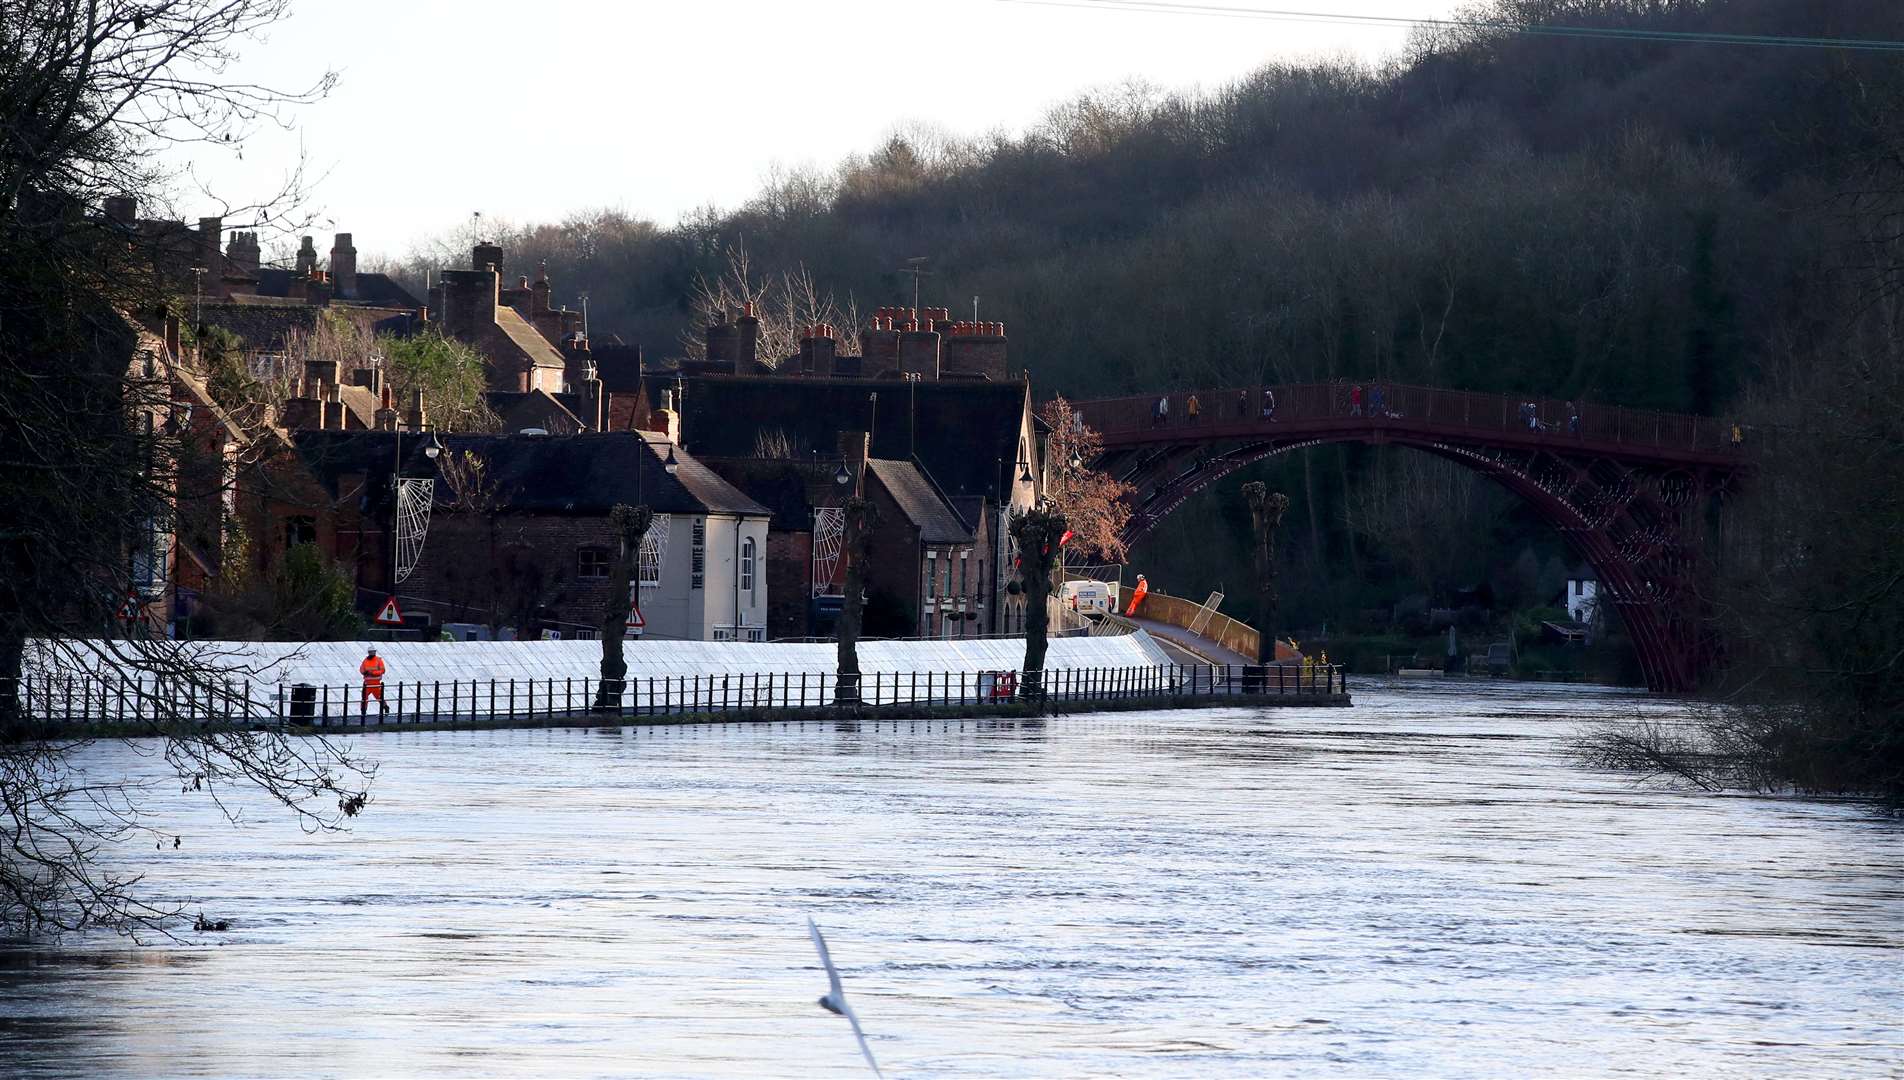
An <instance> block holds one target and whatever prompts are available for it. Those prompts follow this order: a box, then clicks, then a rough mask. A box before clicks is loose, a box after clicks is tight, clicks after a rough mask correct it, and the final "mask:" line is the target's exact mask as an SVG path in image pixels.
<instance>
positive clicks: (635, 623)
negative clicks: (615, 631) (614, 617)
mask: <svg viewBox="0 0 1904 1080" xmlns="http://www.w3.org/2000/svg"><path fill="white" fill-rule="evenodd" d="M628 625H629V626H632V627H634V628H635V629H637V630H641V629H644V628H646V627H647V625H648V620H646V619H644V618H642V617H641V609H640V608H636V609H634V610H633V611H632V612H630V613H629V614H628Z"/></svg>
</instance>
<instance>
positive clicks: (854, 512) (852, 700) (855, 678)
mask: <svg viewBox="0 0 1904 1080" xmlns="http://www.w3.org/2000/svg"><path fill="white" fill-rule="evenodd" d="M844 517H845V519H846V520H845V522H844V523H843V529H844V535H843V536H842V537H841V541H840V546H841V548H842V550H843V552H844V554H845V558H846V584H845V585H844V586H842V588H841V592H842V593H844V594H845V595H844V596H843V597H842V598H841V601H840V623H839V627H838V630H839V642H840V657H839V671H838V673H837V678H836V680H835V681H834V684H833V704H835V705H858V704H859V628H860V620H861V619H862V618H863V616H864V615H865V611H866V605H865V604H864V602H863V598H864V596H865V593H866V550H867V543H868V541H869V540H870V539H871V536H870V534H871V532H872V526H873V504H872V503H870V502H868V501H867V500H865V499H863V498H861V497H860V496H858V495H855V496H853V497H852V498H850V499H847V500H846V504H845V507H844Z"/></svg>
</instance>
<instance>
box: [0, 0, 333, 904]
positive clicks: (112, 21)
mask: <svg viewBox="0 0 1904 1080" xmlns="http://www.w3.org/2000/svg"><path fill="white" fill-rule="evenodd" d="M285 10H286V4H285V3H284V2H283V0H179V2H176V3H164V4H122V3H107V2H84V0H27V2H23V3H10V4H7V5H4V6H0V460H4V461H6V462H7V463H8V467H7V468H6V469H4V470H0V505H3V506H6V507H7V519H8V521H7V526H6V528H5V529H4V530H0V924H5V925H7V926H11V927H15V928H19V929H23V930H27V931H34V930H40V929H49V928H65V929H76V928H80V927H93V926H104V927H111V928H114V929H118V930H121V931H126V932H132V933H137V932H140V931H142V930H153V931H158V932H161V933H164V932H170V931H171V929H172V928H173V927H175V926H176V925H177V924H178V920H179V919H180V917H181V914H182V912H181V910H180V908H179V907H178V906H176V905H171V904H166V903H161V902H157V901H154V900H152V899H150V898H149V897H147V896H146V895H145V894H144V893H143V892H142V890H141V889H140V888H139V883H140V876H139V874H138V873H137V871H136V870H130V871H122V870H117V869H113V867H114V866H115V865H117V864H118V863H119V861H120V860H119V859H118V858H117V857H116V855H115V853H114V848H115V847H116V846H117V845H119V844H121V843H124V842H127V841H129V840H131V839H132V838H134V837H135V836H136V835H137V834H139V833H140V831H141V830H143V829H146V828H147V827H148V826H147V825H146V824H145V822H144V819H143V818H142V816H141V814H140V809H141V806H142V803H143V799H144V796H145V795H146V794H147V793H148V791H149V788H147V787H145V786H142V785H139V784H136V783H132V784H128V783H126V782H124V781H121V780H117V779H115V778H113V777H107V776H102V775H99V774H97V773H95V772H94V771H93V770H91V769H89V768H87V767H86V766H85V765H84V764H82V763H81V761H80V760H79V758H78V757H77V756H76V754H75V751H76V750H79V749H81V748H83V747H84V746H85V745H86V743H85V741H84V740H83V739H75V738H72V737H71V730H72V729H71V728H69V727H66V726H63V724H62V723H57V722H55V720H54V716H53V714H54V710H53V709H52V708H50V707H49V706H50V705H51V704H52V702H51V700H50V699H51V697H52V695H50V694H45V693H41V694H38V695H36V694H35V688H36V686H37V687H39V688H41V689H42V690H43V689H44V688H46V687H48V686H51V685H56V684H57V683H59V682H60V681H66V682H67V683H68V685H75V684H76V685H77V686H78V687H80V688H82V689H85V690H88V691H92V692H97V691H98V690H99V689H100V688H101V687H117V688H119V689H120V690H122V691H123V690H124V689H125V688H126V687H128V686H131V687H136V688H142V689H140V690H135V692H134V695H133V697H134V701H135V702H136V706H137V707H136V708H135V709H133V710H132V712H131V713H130V715H129V722H130V723H132V724H133V725H135V726H136V728H137V729H138V730H139V731H141V732H143V733H145V734H148V735H150V736H153V737H155V738H156V739H157V740H158V742H157V745H158V746H160V747H161V748H162V749H161V753H162V757H163V760H164V761H165V762H166V764H167V765H168V766H169V767H170V769H171V771H172V772H173V773H174V774H176V777H177V779H178V781H179V782H181V783H182V784H183V786H184V787H185V788H186V790H188V791H197V792H200V793H204V794H206V795H207V796H209V797H211V798H213V799H215V800H219V805H220V806H224V805H226V804H225V803H224V802H223V799H224V797H225V795H226V794H227V793H228V792H229V791H231V790H232V789H235V788H239V787H248V788H253V789H257V790H261V791H263V792H264V793H265V794H266V796H267V797H268V798H270V799H272V800H274V801H275V802H277V803H278V804H280V805H282V806H283V807H285V808H287V809H288V810H289V811H291V813H292V814H294V815H295V816H296V817H297V819H298V820H299V821H300V822H301V823H303V824H304V825H306V826H307V827H310V828H318V829H325V828H334V827H336V826H337V825H339V824H340V823H341V822H342V820H343V819H344V818H345V817H347V816H350V815H352V814H355V813H357V812H359V811H360V810H362V809H363V808H364V806H365V805H366V803H367V798H368V797H367V794H366V785H367V783H368V779H369V776H370V772H371V770H370V768H369V767H368V766H367V765H364V764H363V763H361V762H359V761H358V760H356V759H355V758H354V757H352V756H351V755H350V754H349V753H348V752H347V751H346V750H345V749H343V748H342V747H340V746H338V745H335V744H332V743H330V742H327V741H324V740H321V739H306V738H300V737H287V736H285V735H283V734H279V733H278V732H277V731H276V730H275V725H273V727H272V728H271V729H267V730H253V728H254V727H256V726H257V725H258V724H259V722H260V721H262V720H264V719H265V717H264V716H262V715H260V714H261V712H262V709H261V707H260V706H258V705H256V704H254V703H253V702H252V700H251V699H250V698H248V697H240V696H238V695H236V693H235V691H234V686H235V685H237V684H240V683H242V682H244V681H247V680H250V679H254V678H264V677H268V676H269V672H266V671H261V670H259V669H258V667H257V662H256V661H255V660H253V659H252V658H251V657H250V655H249V654H247V653H245V652H243V651H241V650H234V649H221V648H219V647H217V646H214V645H210V644H208V643H193V642H179V641H172V640H167V639H166V638H163V637H160V636H156V635H155V634H151V633H149V632H148V633H141V632H139V625H140V622H141V620H140V619H139V618H138V617H137V613H138V610H139V608H140V605H141V604H142V603H143V602H144V601H145V600H146V599H148V598H150V597H151V596H153V595H156V594H154V593H153V592H152V591H151V590H153V589H154V588H157V589H160V590H162V589H164V588H165V586H166V582H167V576H166V572H167V568H168V567H169V566H171V559H172V543H171V540H172V537H173V536H174V535H175V533H176V528H177V520H178V507H179V505H180V504H181V502H183V501H186V500H188V499H201V498H205V497H211V498H214V499H215V498H218V496H219V491H218V487H220V486H224V485H230V484H232V483H235V482H237V480H236V477H237V475H239V474H240V473H241V472H242V470H244V469H245V468H246V467H248V466H251V465H255V463H256V462H255V459H253V458H250V457H247V455H252V454H257V453H262V452H263V449H264V448H266V447H268V446H269V445H270V444H269V441H268V440H266V439H258V440H255V441H253V442H251V443H249V444H247V443H246V442H245V440H243V439H242V438H241V439H239V440H237V442H236V444H233V445H235V446H236V449H235V450H233V451H232V452H231V453H230V454H228V455H227V456H226V458H225V460H226V461H227V462H228V463H229V464H230V466H231V467H230V468H221V469H216V470H212V471H211V476H212V477H214V479H213V480H212V481H211V484H212V485H213V487H212V490H209V491H201V490H187V486H188V485H189V484H192V483H194V482H195V481H196V474H195V472H194V471H193V470H190V469H182V468H181V466H180V462H181V459H182V458H183V457H184V456H185V455H186V453H187V448H188V447H189V445H190V444H191V443H192V441H193V440H194V439H197V438H199V437H201V436H200V433H199V431H198V429H197V428H195V426H194V424H193V423H192V422H191V420H190V418H189V417H187V416H186V415H184V410H183V409H182V408H181V406H180V403H179V401H178V400H176V399H175V396H174V395H175V390H177V388H179V387H181V386H185V385H191V384H193V383H194V381H195V379H196V375H195V374H194V373H192V372H190V371H188V370H186V367H187V361H188V358H187V357H183V356H181V355H179V354H177V353H176V352H174V351H173V350H172V349H171V348H170V347H169V345H168V344H167V343H165V342H164V341H162V340H161V339H159V338H158V337H156V336H154V335H153V334H152V333H150V332H148V331H147V330H146V329H145V327H144V326H143V325H142V323H153V322H156V321H157V320H158V318H159V316H160V315H161V314H162V313H163V311H164V310H165V308H167V307H168V306H171V307H173V308H174V310H176V307H177V305H176V301H175V300H174V299H173V296H172V294H173V293H174V292H176V290H177V284H178V283H177V279H176V277H175V276H172V274H171V273H170V271H172V270H176V269H177V265H176V259H175V258H174V256H176V254H177V252H176V251H175V250H172V249H168V248H167V247H166V246H165V244H166V242H167V241H168V240H170V241H172V242H174V243H175V242H176V240H177V236H176V233H173V234H170V235H169V236H168V235H167V234H165V232H164V230H160V231H159V233H158V234H149V232H148V231H147V230H144V229H141V228H138V227H132V228H128V227H127V226H126V225H125V224H124V223H122V222H120V221H116V220H113V219H112V218H111V217H89V216H87V215H86V213H85V210H86V209H87V208H88V207H91V206H95V205H98V204H99V202H100V200H101V199H102V198H103V197H106V196H117V195H125V194H130V195H135V196H142V197H145V198H147V199H148V200H151V199H153V198H156V196H157V195H158V193H159V191H160V187H159V185H160V181H161V179H162V177H161V172H160V169H159V167H158V166H157V164H156V162H157V160H158V159H157V157H156V153H157V151H159V150H161V149H163V148H166V147H176V146H179V145H181V144H205V145H220V146H222V145H226V144H230V145H233V146H236V145H238V144H240V143H241V142H242V140H243V138H244V136H245V134H246V133H247V131H249V130H250V129H251V128H252V127H253V126H254V125H256V124H259V123H266V122H272V121H274V120H277V119H278V118H279V111H280V110H281V109H282V108H284V107H285V106H286V105H289V104H293V103H296V102H299V101H303V100H309V99H311V98H313V97H315V96H317V95H319V94H321V93H322V92H323V91H324V90H325V89H326V88H328V86H329V84H330V76H328V75H327V76H325V77H324V78H322V79H320V80H319V81H318V84H317V85H316V86H314V87H313V88H311V89H309V90H305V91H299V92H292V93H286V92H281V91H278V90H274V89H271V88H268V87H262V86H257V85H253V84H247V83H240V82H236V81H233V80H230V79H228V78H226V77H225V75H224V73H225V72H226V71H227V70H229V66H230V64H231V63H232V61H233V60H234V59H235V57H236V54H237V49H238V47H239V45H240V44H241V43H242V42H243V41H245V40H246V39H248V38H250V37H252V36H254V35H255V34H257V33H258V32H259V31H261V30H263V29H265V28H266V27H269V26H270V25H272V24H273V23H275V22H277V21H278V20H279V19H280V18H281V17H282V16H283V15H284V13H285ZM296 194H297V192H296V179H295V177H294V178H293V181H292V182H291V183H290V184H289V185H288V186H287V188H286V189H285V190H284V191H280V192H278V193H276V194H275V195H274V196H272V197H271V198H269V199H266V200H264V201H263V202H260V203H253V204H250V205H248V206H246V207H239V206H235V205H233V204H232V203H229V202H221V203H220V208H221V209H222V210H224V212H225V214H226V215H227V216H228V217H232V216H237V215H239V214H247V215H249V216H250V217H251V218H252V219H253V220H254V221H255V222H258V223H264V222H270V223H272V224H277V223H280V222H283V221H284V220H285V219H286V217H287V215H288V214H289V213H290V212H291V211H292V210H293V209H294V207H295V201H296V200H295V196H296ZM210 197H211V196H209V195H208V196H207V198H210ZM201 239H202V238H201ZM168 259H170V260H172V261H171V262H170V263H168ZM128 609H131V612H130V613H131V614H132V615H133V616H134V617H133V618H132V619H130V620H127V621H124V622H122V620H121V619H120V618H119V616H120V615H121V614H124V613H127V611H128ZM128 623H129V624H130V632H129V631H128V629H127V626H128ZM82 700H85V699H84V698H82ZM273 719H275V718H273Z"/></svg>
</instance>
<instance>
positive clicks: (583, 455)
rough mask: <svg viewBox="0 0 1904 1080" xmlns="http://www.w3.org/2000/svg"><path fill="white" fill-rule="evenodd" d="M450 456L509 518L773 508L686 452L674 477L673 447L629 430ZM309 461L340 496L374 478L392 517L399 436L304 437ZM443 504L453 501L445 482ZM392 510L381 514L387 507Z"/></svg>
mask: <svg viewBox="0 0 1904 1080" xmlns="http://www.w3.org/2000/svg"><path fill="white" fill-rule="evenodd" d="M437 438H438V439H439V440H440V441H441V442H442V444H443V446H444V447H445V450H444V453H446V454H453V453H461V452H463V451H465V450H467V451H470V452H472V453H474V454H476V455H477V456H479V457H481V458H482V459H483V460H484V462H485V463H486V464H487V472H488V475H489V477H490V479H491V480H492V481H494V482H495V484H496V488H497V491H498V492H499V493H500V494H501V495H502V497H503V498H504V499H506V500H507V506H508V511H509V512H513V513H540V514H603V513H607V512H608V510H609V509H610V508H611V507H613V506H614V505H615V504H616V503H627V504H629V505H634V504H636V503H641V502H646V503H647V504H648V505H649V506H650V507H652V508H653V509H654V511H655V513H657V514H699V513H719V514H744V515H749V516H759V517H766V516H767V515H768V514H769V511H768V509H767V508H766V507H764V506H762V505H760V504H759V503H757V502H755V501H754V500H752V499H750V498H748V497H747V496H746V495H744V494H742V493H741V491H740V490H739V489H738V488H736V487H734V486H733V485H732V484H729V483H728V482H727V481H725V480H722V479H721V478H720V477H718V476H716V475H715V474H714V473H713V472H712V471H710V470H709V469H708V468H707V466H705V465H703V464H701V463H700V462H699V461H696V460H694V459H693V458H691V457H689V456H688V455H686V454H685V453H681V452H679V451H677V452H676V455H675V458H676V462H677V464H678V466H679V468H678V470H677V471H676V472H675V474H674V475H672V476H670V475H668V473H667V470H666V469H665V468H664V467H663V462H664V460H665V459H666V457H667V454H668V444H667V443H666V442H664V441H661V440H660V439H659V438H658V437H652V436H651V437H650V438H648V439H642V438H639V437H638V436H636V435H635V434H633V433H629V432H614V433H607V434H585V435H566V436H553V435H438V436H437ZM293 441H294V442H295V444H296V446H297V449H298V453H299V455H300V456H301V457H302V458H303V459H304V461H305V463H306V464H307V465H308V466H309V467H310V468H311V470H312V471H313V472H315V473H316V474H317V475H318V476H319V477H320V478H321V479H323V480H324V481H325V483H326V485H327V486H328V487H330V488H332V490H335V489H336V486H337V484H336V482H337V479H338V478H339V477H341V476H343V475H345V474H349V473H358V472H361V473H364V474H366V481H367V482H366V484H365V490H366V491H367V492H368V493H369V496H370V499H371V504H372V505H371V507H370V508H369V509H370V510H371V512H372V513H378V512H381V513H388V512H389V511H388V509H387V506H388V503H387V499H388V495H387V492H388V491H389V487H390V484H389V477H390V462H391V453H392V450H393V448H392V436H391V435H390V434H389V433H388V432H381V431H378V432H356V431H301V432H298V433H297V434H296V435H295V436H294V437H293ZM420 443H421V440H420V439H413V438H406V439H405V440H404V441H403V445H404V449H405V451H406V453H405V454H404V472H405V474H406V475H409V476H421V475H424V474H425V471H426V470H427V469H428V468H429V463H428V461H427V459H425V458H424V457H423V455H422V453H421V452H420V445H419V444H420ZM436 497H437V500H438V502H439V504H441V503H446V502H448V501H449V500H450V499H451V498H452V494H451V492H450V491H449V488H448V486H447V485H446V484H444V483H443V482H442V480H441V479H439V480H438V482H437V487H436ZM380 502H381V503H382V504H383V508H382V509H378V504H379V503H380Z"/></svg>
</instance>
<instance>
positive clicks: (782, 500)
mask: <svg viewBox="0 0 1904 1080" xmlns="http://www.w3.org/2000/svg"><path fill="white" fill-rule="evenodd" d="M840 440H841V443H842V450H841V454H840V455H839V456H838V457H829V458H828V459H826V460H824V461H792V460H785V459H779V460H776V459H767V458H708V459H705V460H706V461H707V464H708V467H709V468H711V469H713V470H714V471H715V472H717V473H719V474H720V475H721V476H722V477H724V478H726V479H727V480H729V481H731V482H732V483H733V484H734V486H735V487H737V488H739V489H741V490H742V491H744V492H746V493H747V494H748V496H749V497H750V498H753V499H755V500H756V501H758V502H761V503H763V504H765V505H766V506H768V507H769V508H770V509H771V510H772V512H773V521H772V527H771V531H770V532H769V535H768V544H767V576H768V580H769V582H770V583H771V584H772V590H773V596H774V602H773V604H772V606H770V608H769V609H768V613H767V626H768V634H769V636H770V637H772V638H797V637H826V636H829V635H831V634H832V633H833V632H834V629H835V625H836V622H837V619H838V616H839V611H840V606H841V604H842V603H843V595H842V594H843V591H844V589H843V586H844V584H845V569H846V567H845V562H844V560H843V557H842V547H841V545H842V541H843V536H842V532H843V524H844V518H843V517H842V511H841V505H842V503H843V502H844V501H845V499H846V497H847V496H848V495H850V494H851V493H852V492H853V491H854V490H855V487H856V486H857V488H858V489H859V490H861V491H862V492H863V493H864V494H865V495H866V497H867V498H868V500H870V501H871V502H872V504H873V507H874V513H875V516H876V521H877V524H876V525H875V527H874V529H873V531H872V534H871V536H870V537H869V538H868V549H867V555H868V559H869V566H868V570H867V577H866V595H867V604H866V610H865V621H864V632H865V633H866V634H867V635H868V636H872V637H971V636H975V635H978V634H982V633H985V632H986V627H987V625H989V622H990V619H989V610H990V607H991V605H993V604H996V603H997V602H998V600H999V598H998V597H997V596H996V595H994V594H993V593H992V591H991V590H990V589H989V588H988V583H989V582H990V580H991V575H990V573H989V571H990V569H991V566H992V564H991V561H990V560H991V558H992V556H991V555H990V540H991V531H990V525H989V518H990V515H989V514H987V513H986V512H985V509H986V506H987V505H988V504H987V503H986V502H985V500H983V499H975V500H971V503H970V505H969V506H968V507H967V509H966V510H965V511H964V512H961V510H960V509H959V508H958V507H957V506H955V505H954V503H953V501H952V500H950V499H948V498H947V497H946V496H945V494H944V493H943V492H942V491H940V490H939V488H938V486H937V485H936V484H934V483H933V482H932V478H931V477H930V476H928V475H927V474H926V472H925V471H924V470H923V469H921V468H920V467H919V466H918V465H917V464H916V463H915V462H910V461H894V460H886V459H867V458H866V457H865V447H866V433H865V432H847V433H843V434H842V435H841V436H840ZM842 477H844V478H845V482H844V483H842V482H840V479H841V478H842Z"/></svg>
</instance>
